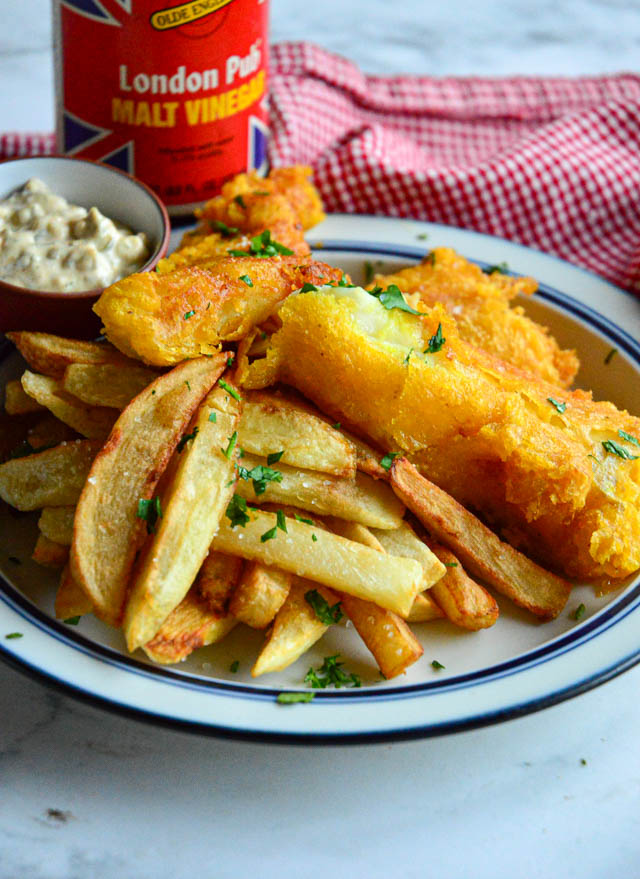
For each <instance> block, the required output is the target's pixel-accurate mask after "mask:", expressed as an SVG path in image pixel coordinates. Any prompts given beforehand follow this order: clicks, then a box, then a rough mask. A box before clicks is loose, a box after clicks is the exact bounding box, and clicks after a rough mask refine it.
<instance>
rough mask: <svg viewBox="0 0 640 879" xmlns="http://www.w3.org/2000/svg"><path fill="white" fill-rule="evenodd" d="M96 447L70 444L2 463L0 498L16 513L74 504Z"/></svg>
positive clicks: (93, 443) (89, 442)
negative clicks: (13, 508) (16, 511)
mask: <svg viewBox="0 0 640 879" xmlns="http://www.w3.org/2000/svg"><path fill="white" fill-rule="evenodd" d="M100 446H101V443H99V442H97V441H96V440H74V441H71V442H63V443H60V445H58V446H54V447H53V448H52V449H46V450H45V451H44V452H35V453H34V454H33V455H27V456H26V457H24V458H14V459H13V460H11V461H5V462H4V464H0V498H2V500H3V501H6V502H7V503H8V504H11V506H12V507H15V508H16V509H18V510H38V509H40V508H41V507H64V506H68V505H71V504H75V503H76V501H77V500H78V498H79V497H80V493H81V491H82V488H83V486H84V484H85V481H86V478H87V476H88V475H89V470H90V469H91V464H92V462H93V459H94V458H95V456H96V455H97V454H98V452H99V450H100Z"/></svg>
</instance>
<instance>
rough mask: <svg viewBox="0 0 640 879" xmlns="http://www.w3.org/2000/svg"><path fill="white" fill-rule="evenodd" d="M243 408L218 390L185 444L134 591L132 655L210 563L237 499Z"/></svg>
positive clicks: (128, 631) (128, 626)
mask: <svg viewBox="0 0 640 879" xmlns="http://www.w3.org/2000/svg"><path fill="white" fill-rule="evenodd" d="M229 387H231V386H230V385H229ZM241 408H242V404H241V403H240V402H238V401H237V400H236V399H235V397H233V396H232V395H231V394H230V393H228V392H227V390H225V389H223V388H222V387H215V388H214V389H213V390H212V391H210V393H209V394H208V395H207V397H206V399H205V400H204V402H203V403H202V405H201V406H200V409H199V410H198V414H197V416H196V418H194V420H193V421H192V423H191V424H190V426H189V430H188V433H187V434H186V435H185V437H184V438H183V440H182V442H184V446H183V448H182V449H181V451H179V452H178V453H177V454H178V457H177V460H176V462H175V469H174V470H173V472H172V473H171V475H170V478H169V483H168V485H166V486H165V490H164V492H163V494H162V518H161V519H160V521H159V522H158V526H157V531H156V533H155V534H154V535H153V537H152V538H151V539H150V540H148V541H147V546H146V547H145V551H144V556H143V558H142V560H141V562H140V564H139V565H138V568H137V571H136V573H135V575H134V577H133V581H132V584H131V587H130V589H129V598H128V601H127V608H126V611H125V616H124V633H125V637H126V639H127V646H128V648H129V650H130V651H131V652H133V651H134V650H135V649H136V648H137V647H141V646H142V645H143V644H146V643H147V641H150V640H151V639H152V638H153V636H154V635H155V633H156V632H157V631H158V629H159V628H160V626H161V625H162V622H163V621H164V620H165V619H166V618H167V616H168V615H169V614H170V613H171V611H172V610H173V609H174V608H175V607H177V605H178V604H179V603H180V602H181V601H182V599H183V598H184V596H185V595H186V594H187V592H188V591H189V588H190V587H191V584H192V583H193V582H194V580H195V578H196V575H197V573H198V571H199V570H200V566H201V565H202V562H203V561H204V560H205V558H206V557H207V553H208V552H209V547H210V545H211V541H212V540H213V535H214V534H215V533H216V531H217V529H218V525H219V523H220V519H221V517H222V516H223V515H224V512H225V510H226V508H227V504H228V503H229V501H230V499H231V495H232V494H233V480H232V478H231V477H232V474H233V466H234V462H235V454H234V453H233V452H231V451H230V452H229V454H227V452H226V450H227V448H228V447H229V448H230V441H231V437H233V436H235V437H237V428H238V423H239V421H240V413H241ZM213 419H215V420H213ZM185 440H186V441H185Z"/></svg>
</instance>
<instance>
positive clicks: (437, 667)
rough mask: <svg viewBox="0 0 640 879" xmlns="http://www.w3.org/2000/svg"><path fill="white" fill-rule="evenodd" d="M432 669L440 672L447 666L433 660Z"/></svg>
mask: <svg viewBox="0 0 640 879" xmlns="http://www.w3.org/2000/svg"><path fill="white" fill-rule="evenodd" d="M431 667H432V668H434V669H435V670H436V671H440V669H441V668H444V667H445V666H444V665H443V664H442V663H441V662H438V660H437V659H432V660H431Z"/></svg>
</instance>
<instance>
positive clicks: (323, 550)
mask: <svg viewBox="0 0 640 879" xmlns="http://www.w3.org/2000/svg"><path fill="white" fill-rule="evenodd" d="M248 516H249V521H248V522H247V523H246V525H245V526H244V527H241V526H239V525H238V526H236V527H235V528H232V527H231V525H230V524H229V519H228V517H225V518H223V520H222V522H221V524H220V530H219V531H218V534H217V535H216V537H215V538H214V541H213V548H214V549H219V550H221V551H222V552H228V553H231V554H232V555H241V556H242V557H243V558H248V559H256V560H257V561H261V562H263V563H264V564H266V565H272V566H273V567H276V568H282V569H283V570H285V571H291V573H293V574H298V575H299V576H302V577H306V578H308V579H309V580H315V581H316V582H318V583H322V584H324V585H325V586H329V587H330V588H334V589H338V590H340V591H342V592H348V593H349V594H350V595H355V596H356V597H358V598H364V599H366V600H367V601H374V602H375V603H376V604H379V605H380V606H381V607H387V608H388V609H389V610H393V611H395V612H396V613H398V614H400V615H403V614H408V613H409V611H410V610H411V605H412V604H413V600H414V598H415V597H416V595H417V594H418V592H419V591H420V588H421V584H422V581H423V571H422V567H421V565H420V564H419V563H418V562H416V561H415V559H406V558H398V557H395V556H388V555H383V554H382V553H380V552H377V551H376V550H375V549H371V548H370V547H368V546H362V545H361V544H359V543H354V541H352V540H345V538H344V537H340V536H339V535H337V534H331V533H330V532H328V531H324V530H323V529H321V528H316V527H314V526H313V525H307V524H306V523H304V522H299V521H297V520H296V519H291V518H289V517H285V518H284V522H283V524H284V525H285V526H286V529H287V531H286V533H285V532H284V531H283V530H281V529H280V528H279V527H277V519H276V516H275V515H274V514H273V513H267V512H264V511H263V510H250V511H249V513H248Z"/></svg>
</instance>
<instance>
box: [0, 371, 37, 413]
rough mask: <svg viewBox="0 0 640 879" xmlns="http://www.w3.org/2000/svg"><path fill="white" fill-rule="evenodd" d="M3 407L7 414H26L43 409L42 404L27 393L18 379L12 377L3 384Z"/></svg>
mask: <svg viewBox="0 0 640 879" xmlns="http://www.w3.org/2000/svg"><path fill="white" fill-rule="evenodd" d="M4 409H5V412H6V413H7V415H27V414H28V413H29V412H42V411H44V406H42V405H40V403H38V402H37V400H34V399H33V397H30V396H29V394H27V392H26V391H25V390H24V388H23V387H22V383H21V382H20V380H19V379H14V381H10V382H7V383H6V385H5V386H4Z"/></svg>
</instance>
